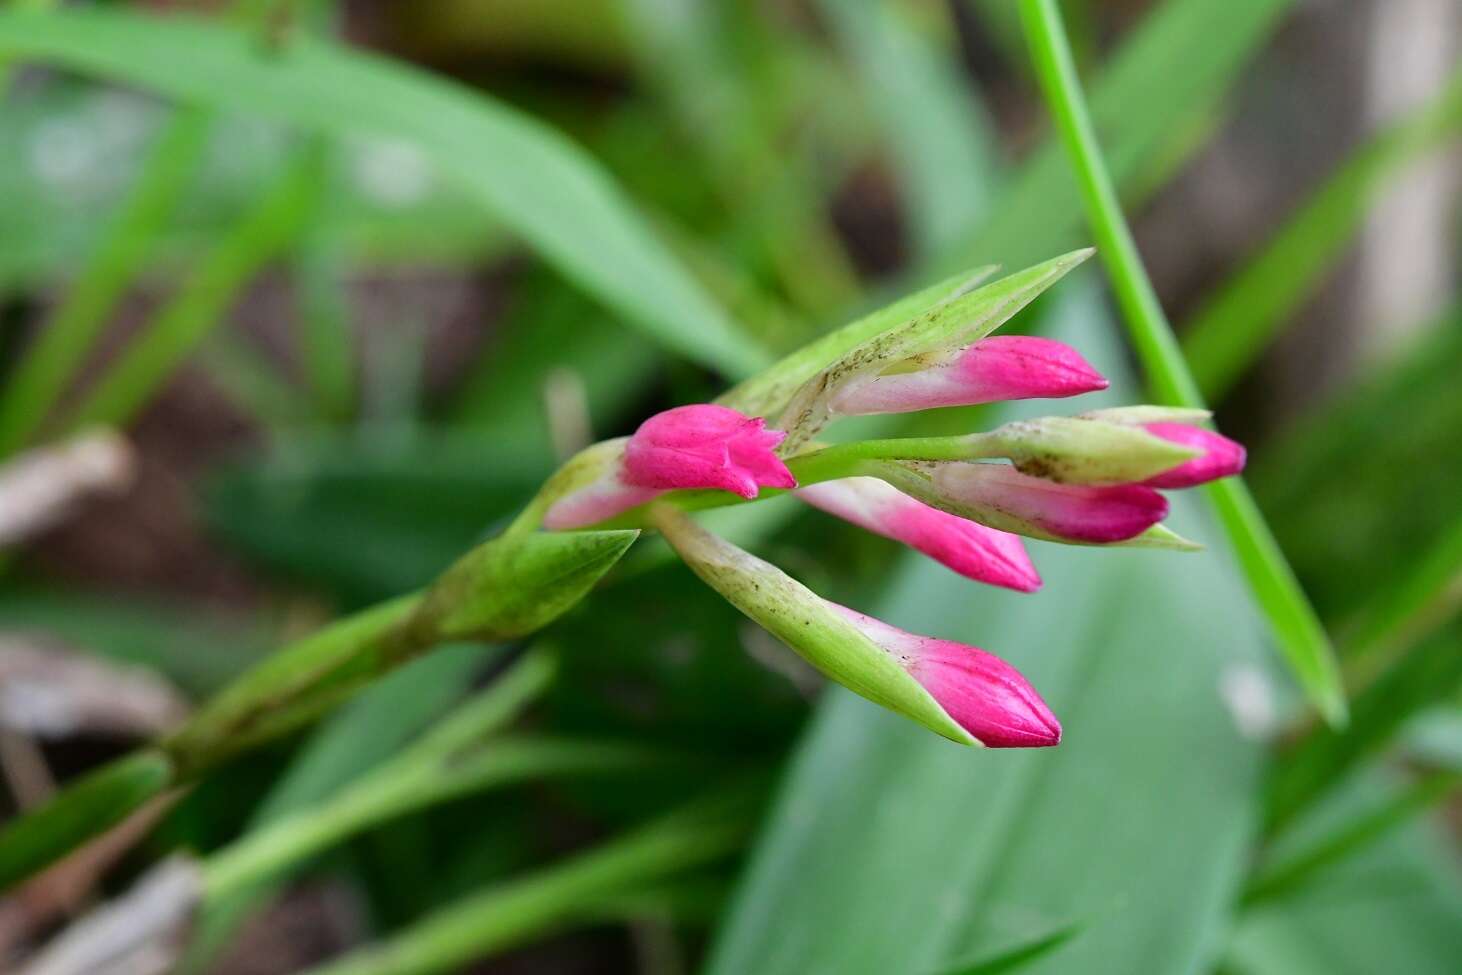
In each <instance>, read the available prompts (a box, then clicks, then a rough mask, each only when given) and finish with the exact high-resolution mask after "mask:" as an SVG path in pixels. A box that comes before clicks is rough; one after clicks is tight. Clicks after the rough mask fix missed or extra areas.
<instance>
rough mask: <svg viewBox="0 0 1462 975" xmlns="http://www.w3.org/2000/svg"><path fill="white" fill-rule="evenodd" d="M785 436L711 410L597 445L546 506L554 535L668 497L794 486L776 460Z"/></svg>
mask: <svg viewBox="0 0 1462 975" xmlns="http://www.w3.org/2000/svg"><path fill="white" fill-rule="evenodd" d="M785 436H786V434H784V433H782V432H780V431H777V430H768V429H766V421H765V420H763V419H762V418H760V417H748V416H743V415H742V414H740V413H738V412H736V411H735V410H732V409H728V408H727V407H724V406H716V405H713V404H710V403H699V404H695V405H692V406H678V407H676V408H674V409H670V410H666V411H664V412H663V413H657V414H656V415H655V416H652V417H650V418H649V419H648V420H646V421H645V422H644V423H642V424H640V428H639V429H638V430H636V431H635V433H634V436H632V437H630V438H629V439H628V440H627V441H611V442H606V443H604V444H596V445H595V446H594V447H591V448H589V449H588V450H586V451H584V452H583V453H582V454H581V455H580V457H579V458H575V460H574V461H571V462H570V464H569V465H567V467H566V468H565V470H566V474H565V478H566V479H568V483H569V486H568V487H566V488H565V491H564V493H563V494H562V495H561V496H560V497H558V498H557V499H556V500H554V502H553V503H552V504H551V505H550V506H549V508H548V511H547V512H546V513H545V514H544V517H543V525H544V527H545V528H548V529H550V530H555V531H557V530H563V529H567V528H581V527H583V526H585V525H592V524H596V523H598V522H601V521H604V520H605V519H608V518H612V517H614V516H615V515H618V514H621V513H622V512H624V511H627V510H629V509H630V508H635V507H638V506H639V505H642V504H645V503H647V502H649V501H651V500H653V499H654V498H656V497H658V496H659V495H661V494H663V493H664V492H665V491H670V490H677V489H692V488H714V489H719V490H722V491H730V492H731V493H733V494H736V495H739V496H741V497H743V498H748V499H750V498H754V497H756V496H757V493H758V491H759V490H760V489H761V488H762V487H775V488H794V487H796V486H797V480H796V478H794V477H793V476H792V472H791V471H789V470H787V465H785V464H783V463H782V461H781V459H780V458H779V457H777V455H776V454H775V453H774V449H775V448H776V446H777V445H778V444H780V443H781V442H782V439H783V437H785Z"/></svg>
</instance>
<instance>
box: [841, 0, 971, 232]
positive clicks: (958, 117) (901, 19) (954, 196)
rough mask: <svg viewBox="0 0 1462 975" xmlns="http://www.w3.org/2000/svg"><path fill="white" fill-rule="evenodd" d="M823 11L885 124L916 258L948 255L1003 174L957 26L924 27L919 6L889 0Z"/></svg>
mask: <svg viewBox="0 0 1462 975" xmlns="http://www.w3.org/2000/svg"><path fill="white" fill-rule="evenodd" d="M818 10H819V11H820V12H821V13H822V15H823V16H824V17H825V18H827V20H828V22H829V23H830V24H831V26H832V27H833V29H834V32H835V34H836V36H837V39H838V41H839V42H840V45H841V46H842V47H843V49H844V50H845V51H846V52H847V54H848V56H849V58H850V59H851V61H852V62H853V67H854V69H855V72H856V74H857V76H858V78H859V80H860V82H861V86H862V88H863V93H864V96H865V98H867V100H868V101H869V102H870V104H871V107H872V108H873V110H874V112H875V113H876V115H877V117H878V119H879V121H880V124H881V125H882V127H883V131H884V133H885V136H884V141H885V144H886V145H887V148H888V150H889V152H890V153H891V154H892V156H893V159H894V162H895V165H896V169H897V174H898V180H899V187H900V191H901V193H902V195H903V199H904V205H905V208H906V211H907V213H908V219H909V222H910V224H911V228H910V229H911V236H912V238H913V243H914V251H915V254H916V259H917V260H929V259H931V258H933V257H935V256H937V255H940V254H943V253H945V252H947V251H948V250H949V249H950V248H951V247H952V246H954V245H955V244H956V243H957V242H958V241H960V240H962V239H965V238H967V237H968V236H969V234H970V233H971V232H972V231H973V230H974V229H975V227H976V226H977V225H978V220H979V218H980V217H981V216H983V214H984V213H985V210H986V206H987V204H988V201H989V200H990V198H991V197H992V196H993V195H994V193H993V191H994V182H995V175H996V160H995V156H994V153H995V145H994V133H993V131H992V130H991V123H990V120H989V119H988V118H987V117H986V115H985V111H984V107H983V106H982V105H981V104H980V103H979V102H978V100H977V99H976V98H975V96H974V94H973V92H972V91H971V88H970V84H969V80H968V79H967V78H966V77H964V75H963V73H962V71H961V67H960V64H959V63H958V61H957V59H956V54H957V50H958V49H957V38H956V37H955V36H954V35H953V31H952V30H951V27H952V24H950V23H948V22H947V21H946V22H944V23H936V24H935V25H923V26H921V25H919V24H916V23H914V22H913V21H914V18H913V16H912V13H913V11H912V10H911V5H910V4H906V3H895V2H890V0H821V2H820V3H819V4H818ZM929 26H937V27H943V28H944V30H943V31H941V32H940V33H939V34H938V35H936V34H935V32H934V31H933V30H931V29H929Z"/></svg>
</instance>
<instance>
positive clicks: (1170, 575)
mask: <svg viewBox="0 0 1462 975" xmlns="http://www.w3.org/2000/svg"><path fill="white" fill-rule="evenodd" d="M1091 554H1096V553H1085V552H1079V551H1075V550H1071V549H1066V548H1060V549H1057V548H1054V547H1044V548H1042V549H1040V550H1038V551H1037V552H1036V558H1037V561H1038V564H1039V567H1040V569H1041V572H1042V575H1043V576H1044V577H1045V580H1046V592H1045V593H1043V594H1042V595H1037V596H1033V597H1024V598H1021V597H1016V596H1011V595H1007V594H1003V593H995V592H993V591H991V590H988V589H981V588H979V587H977V586H974V585H973V584H971V583H969V582H968V581H967V580H963V579H958V578H956V577H954V576H952V575H949V574H948V573H945V572H944V571H942V570H941V569H939V568H937V567H933V566H929V565H918V566H914V567H912V568H907V569H906V570H905V571H904V572H901V573H900V575H899V578H898V580H897V584H896V586H895V589H894V593H893V595H892V596H891V597H890V598H889V599H888V600H887V601H886V602H885V604H884V605H883V607H882V608H880V609H878V610H877V611H878V612H879V614H880V615H882V616H885V617H887V618H889V619H890V621H891V622H893V623H894V624H895V625H905V626H908V627H911V628H912V627H917V628H919V629H920V630H921V631H922V632H929V633H933V634H936V635H939V636H945V637H951V638H955V639H963V640H966V641H968V642H972V643H975V644H977V645H980V646H982V647H984V648H987V649H990V650H992V651H994V652H997V653H999V654H1001V655H1002V656H1004V657H1006V658H1008V659H1010V660H1011V661H1012V662H1014V663H1015V664H1016V665H1017V666H1019V667H1020V668H1021V670H1022V671H1023V672H1024V673H1025V674H1026V675H1027V676H1028V677H1029V678H1030V679H1031V680H1032V682H1033V683H1034V684H1035V686H1036V687H1037V689H1038V690H1040V692H1041V693H1042V695H1043V696H1044V697H1045V698H1046V700H1047V701H1048V702H1049V703H1050V705H1051V707H1052V709H1053V710H1054V711H1055V713H1056V715H1057V717H1059V718H1060V719H1061V721H1062V724H1063V726H1064V734H1063V741H1062V743H1061V744H1060V745H1059V746H1057V747H1056V748H1054V749H1041V750H1039V751H1034V752H1028V753H1024V754H1021V753H1018V752H1012V751H996V750H981V751H978V752H964V751H959V750H956V749H954V748H952V747H950V746H949V745H947V744H945V743H943V742H940V741H939V740H937V739H933V738H929V737H927V736H923V737H921V736H920V733H919V732H918V730H917V729H906V728H904V727H901V726H900V724H899V722H897V721H896V720H893V719H891V718H889V717H885V716H884V715H882V714H880V713H878V712H876V711H874V710H873V709H872V708H870V707H869V706H867V705H866V704H865V703H863V702H861V701H858V700H857V699H856V698H853V697H851V696H850V695H846V694H844V693H841V692H837V691H834V692H832V693H831V694H829V695H828V697H827V698H826V699H825V700H824V701H823V703H822V706H821V708H820V711H819V714H818V716H817V719H816V720H815V722H814V724H813V727H812V729H811V730H810V733H809V736H808V737H807V738H806V739H805V740H804V742H803V744H802V746H801V747H800V748H799V749H798V752H797V754H796V756H795V758H794V760H793V763H792V766H791V769H790V772H789V777H788V780H787V782H786V783H785V785H784V786H783V791H782V794H781V798H780V800H779V802H778V803H777V805H776V808H775V809H774V811H773V813H772V816H771V819H770V821H769V824H768V826H767V828H766V831H765V832H764V834H763V837H762V840H761V842H760V844H759V847H758V850H757V852H756V854H755V855H754V856H753V858H752V861H751V864H750V867H749V869H748V872H747V874H746V876H745V877H744V878H743V881H742V885H741V888H740V890H739V892H738V894H737V896H736V898H735V901H734V902H733V905H732V910H731V913H730V915H729V918H728V920H727V921H726V923H725V925H724V927H723V929H722V931H721V933H720V937H719V939H718V942H717V944H716V945H715V947H714V950H713V953H712V963H711V965H710V969H709V971H710V973H711V975H730V973H740V972H749V971H755V972H758V973H763V975H780V973H803V972H811V971H829V972H833V971H835V972H838V973H840V975H859V973H869V975H883V973H886V972H905V971H910V972H917V971H939V970H940V969H941V967H949V963H950V962H951V960H952V959H958V958H968V957H971V956H975V957H978V956H980V955H982V954H986V953H988V952H989V951H990V950H991V949H993V948H995V947H997V946H999V945H1001V944H1009V943H1010V942H1011V941H1012V940H1017V939H1020V938H1022V937H1026V936H1030V935H1033V934H1034V933H1036V931H1041V930H1049V928H1050V927H1051V926H1052V925H1054V924H1058V923H1060V922H1061V921H1062V920H1063V919H1065V918H1069V917H1072V916H1078V917H1085V916H1097V917H1100V918H1101V921H1100V923H1094V924H1092V925H1091V926H1090V927H1089V928H1087V929H1085V930H1083V931H1082V932H1081V933H1080V934H1079V935H1078V936H1077V937H1075V938H1073V939H1072V940H1071V941H1070V942H1069V943H1068V944H1066V945H1064V946H1063V947H1061V948H1060V949H1058V950H1056V951H1053V952H1052V953H1051V954H1050V955H1049V956H1047V957H1045V958H1042V959H1040V960H1037V961H1036V962H1034V963H1033V964H1032V965H1031V966H1030V968H1029V969H1028V970H1029V971H1032V972H1051V973H1066V972H1077V971H1079V972H1083V973H1100V972H1111V973H1114V975H1118V973H1121V975H1125V973H1129V972H1134V971H1141V972H1144V973H1150V975H1162V973H1169V972H1171V973H1185V972H1189V971H1193V970H1195V969H1198V968H1199V967H1201V963H1202V961H1203V960H1204V959H1205V958H1207V957H1208V953H1209V952H1210V951H1211V949H1212V947H1213V940H1214V938H1215V937H1216V935H1217V933H1218V931H1219V930H1220V929H1221V927H1222V924H1223V921H1224V914H1225V911H1226V908H1227V905H1228V902H1229V899H1230V898H1231V897H1232V896H1233V895H1234V893H1235V889H1236V886H1237V884H1238V882H1239V879H1240V878H1239V871H1240V869H1241V861H1242V857H1243V851H1244V848H1245V845H1246V844H1247V842H1248V841H1249V839H1250V837H1251V836H1252V830H1253V826H1254V823H1255V820H1256V817H1255V815H1254V813H1255V808H1254V807H1255V802H1254V797H1253V792H1254V789H1255V785H1256V782H1257V774H1256V773H1257V765H1258V754H1257V748H1256V747H1255V746H1254V745H1253V744H1251V743H1248V742H1245V741H1243V740H1242V739H1240V738H1239V736H1238V735H1237V733H1236V732H1235V731H1234V729H1233V726H1232V724H1231V721H1230V718H1229V716H1228V715H1227V714H1226V713H1225V712H1224V710H1223V708H1222V706H1221V705H1220V703H1219V700H1218V696H1217V684H1218V681H1219V678H1220V675H1221V674H1222V672H1223V669H1224V667H1225V666H1230V665H1232V664H1234V663H1235V662H1236V661H1235V655H1236V650H1237V649H1238V648H1237V647H1236V643H1238V642H1239V641H1242V642H1243V643H1246V644H1247V645H1248V647H1249V649H1250V650H1254V649H1257V647H1258V645H1259V642H1260V640H1259V637H1260V634H1259V630H1258V626H1257V623H1256V621H1255V620H1253V618H1252V617H1251V616H1250V615H1249V613H1248V612H1247V610H1246V608H1245V607H1246V604H1245V600H1244V598H1243V595H1242V593H1241V591H1239V590H1238V588H1237V587H1236V586H1235V585H1234V583H1233V581H1232V579H1231V578H1229V577H1227V574H1226V572H1225V571H1224V569H1223V567H1221V566H1220V565H1218V564H1216V559H1215V557H1213V556H1198V557H1188V561H1185V562H1184V563H1183V570H1182V571H1181V572H1174V571H1172V567H1171V566H1172V560H1173V559H1174V558H1177V557H1178V556H1174V555H1172V554H1169V553H1138V552H1131V553H1124V554H1122V555H1121V556H1120V557H1117V556H1112V555H1109V554H1105V553H1102V554H1099V555H1097V557H1088V556H1089V555H1091ZM1118 558H1120V561H1118ZM1053 605H1059V607H1060V611H1059V612H1053V611H1052V610H1051V606H1053ZM1195 755H1203V756H1204V761H1202V762H1195V761H1194V758H1193V757H1194V756H1195ZM1158 782H1160V783H1162V786H1161V789H1162V794H1163V799H1162V801H1161V802H1152V801H1150V798H1151V790H1152V788H1153V783H1158ZM1032 929H1035V930H1032Z"/></svg>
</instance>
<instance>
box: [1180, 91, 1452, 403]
mask: <svg viewBox="0 0 1462 975" xmlns="http://www.w3.org/2000/svg"><path fill="white" fill-rule="evenodd" d="M1459 136H1462V71H1458V72H1456V73H1455V74H1454V75H1453V76H1452V78H1451V79H1450V80H1449V81H1448V83H1447V85H1446V87H1445V88H1444V89H1443V90H1442V91H1441V92H1439V93H1438V94H1437V95H1436V96H1435V97H1433V98H1431V99H1430V100H1428V101H1427V102H1426V103H1425V104H1423V105H1421V106H1420V107H1419V108H1416V109H1414V110H1413V111H1411V112H1409V113H1407V115H1405V116H1404V117H1403V118H1400V119H1398V120H1397V121H1395V122H1392V123H1391V124H1389V125H1387V126H1386V127H1385V128H1384V129H1382V130H1381V131H1380V132H1377V133H1376V134H1375V135H1373V136H1371V137H1370V139H1368V140H1367V141H1366V142H1364V143H1362V144H1361V145H1360V146H1358V147H1357V148H1356V149H1355V150H1353V151H1352V152H1351V154H1350V155H1349V156H1348V157H1347V158H1346V160H1345V161H1344V162H1343V163H1341V165H1340V166H1339V167H1338V168H1337V169H1336V170H1335V172H1334V173H1332V174H1331V175H1330V177H1329V178H1328V179H1327V180H1326V181H1325V183H1324V184H1323V185H1322V186H1321V187H1320V188H1319V189H1318V190H1316V191H1315V192H1314V193H1313V194H1312V195H1311V196H1310V198H1309V199H1308V200H1307V201H1306V202H1305V204H1304V205H1303V206H1301V207H1300V209H1299V210H1297V211H1296V212H1295V213H1294V214H1293V215H1291V216H1290V217H1289V219H1288V220H1287V221H1286V222H1285V224H1284V225H1283V226H1282V227H1281V228H1280V229H1279V231H1278V232H1276V233H1275V234H1274V236H1273V237H1272V238H1271V239H1270V241H1269V243H1268V244H1266V245H1265V247H1264V249H1263V250H1262V251H1260V252H1259V253H1258V254H1256V255H1254V256H1253V257H1252V258H1250V259H1249V260H1248V261H1247V262H1245V263H1244V265H1243V266H1242V267H1241V269H1240V270H1239V271H1238V273H1236V274H1235V275H1234V276H1233V277H1232V278H1231V279H1230V280H1229V281H1228V282H1226V283H1225V284H1224V285H1222V286H1221V287H1220V289H1219V290H1218V291H1217V292H1216V293H1214V294H1213V295H1212V296H1210V297H1209V298H1208V300H1207V301H1206V302H1205V303H1204V304H1203V306H1202V307H1201V308H1199V310H1198V311H1197V312H1196V313H1195V314H1194V315H1193V318H1192V320H1191V321H1190V322H1189V323H1188V324H1187V325H1186V326H1185V327H1184V329H1183V351H1184V353H1185V354H1186V355H1187V358H1188V361H1189V362H1191V363H1193V372H1194V375H1195V377H1196V378H1197V380H1198V384H1199V385H1200V386H1202V387H1203V392H1204V394H1205V395H1206V396H1209V397H1210V398H1221V397H1222V396H1223V395H1224V394H1225V393H1226V392H1228V390H1229V389H1230V388H1232V386H1233V384H1234V382H1235V381H1236V380H1237V379H1238V378H1239V377H1240V376H1241V375H1242V374H1243V373H1244V372H1245V370H1246V369H1248V367H1249V366H1250V365H1251V364H1252V363H1253V362H1254V360H1255V359H1256V358H1258V356H1259V354H1260V353H1261V352H1263V350H1264V349H1265V348H1266V347H1267V346H1268V344H1269V343H1270V342H1271V341H1272V340H1273V339H1274V337H1275V336H1276V335H1277V334H1278V333H1279V332H1280V331H1281V330H1282V329H1283V327H1284V325H1285V324H1286V322H1287V321H1288V320H1289V319H1290V317H1291V315H1292V314H1293V313H1294V311H1295V309H1296V308H1297V307H1298V306H1299V304H1300V303H1301V302H1302V301H1303V300H1304V299H1305V298H1306V297H1307V296H1308V295H1309V294H1310V293H1311V292H1312V291H1313V290H1314V289H1315V287H1316V286H1317V285H1318V284H1319V283H1320V282H1321V281H1322V280H1323V279H1324V276H1325V274H1326V273H1327V272H1328V271H1329V270H1330V269H1331V268H1332V267H1333V266H1334V265H1335V262H1336V261H1337V260H1339V258H1340V257H1341V255H1342V254H1343V253H1344V250H1345V248H1346V246H1347V245H1348V244H1349V242H1350V240H1351V238H1352V237H1353V236H1354V234H1355V232H1356V230H1357V229H1359V227H1360V224H1361V222H1362V221H1363V220H1364V219H1365V216H1366V214H1367V213H1368V212H1370V208H1371V204H1372V202H1373V201H1374V200H1375V199H1376V197H1377V196H1378V195H1379V194H1380V193H1381V192H1383V191H1384V190H1385V189H1386V188H1387V187H1388V186H1390V185H1391V184H1392V183H1393V182H1394V181H1395V180H1396V179H1397V178H1398V177H1399V176H1402V175H1404V174H1405V171H1406V167H1407V166H1408V165H1410V164H1412V163H1414V162H1415V161H1416V160H1417V159H1418V158H1420V157H1422V156H1424V155H1427V154H1428V153H1431V152H1435V151H1437V150H1438V149H1441V148H1444V147H1445V146H1447V145H1448V144H1449V143H1454V142H1456V141H1457V139H1458V137H1459Z"/></svg>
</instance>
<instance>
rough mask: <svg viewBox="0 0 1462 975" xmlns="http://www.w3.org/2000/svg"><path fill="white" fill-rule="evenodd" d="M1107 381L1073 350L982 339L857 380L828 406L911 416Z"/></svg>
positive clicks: (1051, 394) (1017, 339)
mask: <svg viewBox="0 0 1462 975" xmlns="http://www.w3.org/2000/svg"><path fill="white" fill-rule="evenodd" d="M1107 385H1108V383H1107V379H1106V377H1104V376H1103V375H1102V374H1101V373H1099V372H1097V371H1096V369H1094V368H1093V367H1092V365H1091V364H1090V363H1089V362H1087V361H1086V360H1085V359H1084V358H1082V356H1081V354H1080V353H1079V352H1077V351H1076V350H1075V349H1073V348H1071V346H1069V345H1066V344H1064V343H1062V342H1057V341H1054V340H1052V339H1043V338H1034V337H1030V336H1024V335H1011V336H996V337H994V338H987V339H981V340H980V341H978V342H975V343H974V344H972V345H969V346H967V347H965V348H963V349H957V350H954V351H949V352H936V353H929V354H926V355H922V356H916V357H914V358H912V359H907V360H904V361H903V362H900V363H896V364H895V365H893V366H892V367H890V368H887V369H884V370H883V371H882V372H879V373H876V374H873V375H863V376H858V377H857V378H855V379H853V380H852V381H850V382H848V383H847V384H846V385H844V386H843V387H842V388H840V389H838V390H837V392H835V393H834V394H833V396H832V398H831V399H830V400H829V402H828V408H829V410H830V411H831V412H833V413H839V414H843V415H845V416H861V415H865V414H871V413H910V412H913V411H916V410H927V409H931V408H934V407H939V406H974V405H977V404H980V403H998V402H1003V401H1005V400H1017V399H1034V398H1059V397H1066V396H1078V395H1080V394H1082V393H1090V392H1094V391H1096V390H1101V389H1106V388H1107Z"/></svg>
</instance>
